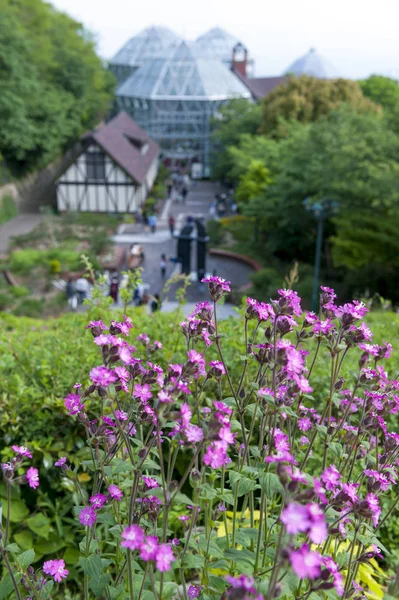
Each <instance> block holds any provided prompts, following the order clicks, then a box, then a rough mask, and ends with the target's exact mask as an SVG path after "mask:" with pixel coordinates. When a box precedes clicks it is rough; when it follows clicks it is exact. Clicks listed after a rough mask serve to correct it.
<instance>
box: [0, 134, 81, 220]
mask: <svg viewBox="0 0 399 600" xmlns="http://www.w3.org/2000/svg"><path fill="white" fill-rule="evenodd" d="M82 149H83V145H82V143H81V142H78V143H77V144H76V145H75V146H73V148H71V149H70V150H68V151H67V152H65V154H64V155H63V156H61V157H60V158H58V159H57V160H55V161H54V162H52V163H51V164H49V165H47V167H45V168H44V169H41V170H40V171H35V172H34V173H30V174H29V175H27V176H26V177H24V179H21V180H19V181H15V182H12V183H7V184H5V185H2V186H0V199H1V198H2V197H3V196H6V195H9V196H11V197H12V198H13V199H14V200H15V202H16V204H17V206H18V210H19V212H39V207H40V206H53V207H56V206H57V194H56V187H55V182H56V180H57V179H58V177H59V176H60V175H61V174H62V173H63V171H64V170H65V169H66V168H67V167H68V166H69V165H70V164H71V163H72V162H73V161H74V160H75V159H76V158H77V156H79V154H80V152H81V151H82Z"/></svg>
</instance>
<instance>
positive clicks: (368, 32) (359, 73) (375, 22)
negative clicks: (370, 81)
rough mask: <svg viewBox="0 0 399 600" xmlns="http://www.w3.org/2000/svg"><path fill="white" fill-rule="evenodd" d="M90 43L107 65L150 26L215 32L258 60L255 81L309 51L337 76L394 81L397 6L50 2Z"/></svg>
mask: <svg viewBox="0 0 399 600" xmlns="http://www.w3.org/2000/svg"><path fill="white" fill-rule="evenodd" d="M52 4H54V5H55V6H56V7H57V8H59V9H61V10H63V11H65V12H67V13H69V14H70V15H71V16H72V17H74V18H75V19H77V20H79V21H81V22H82V23H83V24H84V25H85V26H86V27H87V28H88V29H90V30H91V31H92V32H93V33H94V34H95V35H96V39H97V42H98V52H99V53H100V55H101V56H102V57H103V58H105V59H110V58H111V57H112V56H113V55H114V54H115V53H116V52H117V50H119V48H121V46H123V44H124V43H125V42H126V41H127V40H128V39H129V38H130V37H132V36H133V35H134V34H136V33H138V32H139V31H140V30H142V29H144V28H145V27H148V26H150V25H162V26H164V27H169V28H170V29H173V30H174V31H175V32H176V33H177V34H179V35H180V36H182V37H184V38H186V39H189V40H191V39H195V38H196V37H197V36H198V35H200V34H202V33H204V32H205V31H207V30H208V29H210V28H212V27H215V26H219V27H223V28H224V29H226V30H227V31H229V32H230V33H231V34H233V35H235V36H236V37H237V38H239V39H240V40H241V41H242V42H243V44H244V45H245V46H246V47H247V48H248V50H249V52H250V54H251V56H252V57H253V58H254V59H255V69H256V71H255V73H256V75H257V76H262V75H263V76H265V75H270V76H272V75H280V74H281V73H283V72H284V71H285V70H286V69H287V68H288V67H289V65H290V64H291V63H292V62H293V61H294V60H295V59H296V58H298V57H299V56H302V55H303V54H305V53H306V52H307V51H308V50H309V48H311V47H313V48H316V50H317V51H318V52H319V53H320V54H321V55H323V56H325V58H327V59H328V60H329V61H330V62H331V63H332V64H333V65H334V66H335V68H336V70H337V71H338V73H339V75H341V76H342V77H349V78H353V79H358V78H362V77H367V76H368V75H370V74H372V73H379V74H383V75H388V76H390V77H395V78H398V79H399V36H398V27H399V0H379V1H378V2H377V1H376V0H329V1H328V2H327V1H326V0H275V1H273V2H270V1H268V0H191V1H190V0H52Z"/></svg>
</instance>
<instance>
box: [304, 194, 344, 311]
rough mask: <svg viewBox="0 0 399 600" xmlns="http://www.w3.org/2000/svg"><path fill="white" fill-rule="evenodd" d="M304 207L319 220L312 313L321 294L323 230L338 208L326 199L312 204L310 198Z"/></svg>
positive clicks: (306, 200) (305, 201)
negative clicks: (319, 293) (328, 215)
mask: <svg viewBox="0 0 399 600" xmlns="http://www.w3.org/2000/svg"><path fill="white" fill-rule="evenodd" d="M303 205H304V207H305V208H306V210H308V211H309V212H312V213H313V215H314V216H315V218H316V220H317V233H316V255H315V262H314V275H313V290H312V311H313V312H316V311H317V305H318V302H317V299H318V292H319V277H320V263H321V249H322V246H323V229H324V221H325V219H326V217H327V214H328V213H329V212H336V209H337V208H338V203H337V202H332V201H331V200H329V199H328V198H324V199H323V200H322V201H321V202H312V201H311V199H310V198H306V199H305V200H304V201H303Z"/></svg>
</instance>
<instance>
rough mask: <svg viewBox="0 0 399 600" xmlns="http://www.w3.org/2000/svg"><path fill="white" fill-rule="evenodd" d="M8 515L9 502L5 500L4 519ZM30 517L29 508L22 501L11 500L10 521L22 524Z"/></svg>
mask: <svg viewBox="0 0 399 600" xmlns="http://www.w3.org/2000/svg"><path fill="white" fill-rule="evenodd" d="M6 514H7V500H3V518H4V517H5V515H6ZM27 515H29V508H28V507H27V506H26V504H25V502H23V501H22V500H11V509H10V521H11V523H21V521H23V520H24V519H25V517H26V516H27Z"/></svg>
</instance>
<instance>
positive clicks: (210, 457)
mask: <svg viewBox="0 0 399 600" xmlns="http://www.w3.org/2000/svg"><path fill="white" fill-rule="evenodd" d="M226 450H227V449H226V444H225V443H224V442H212V443H211V444H210V445H209V446H208V448H207V449H206V452H205V454H204V457H203V459H202V462H203V463H204V464H206V465H208V466H209V467H211V468H212V469H220V468H221V467H223V465H227V464H228V463H230V462H231V459H230V458H228V456H227V451H226Z"/></svg>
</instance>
